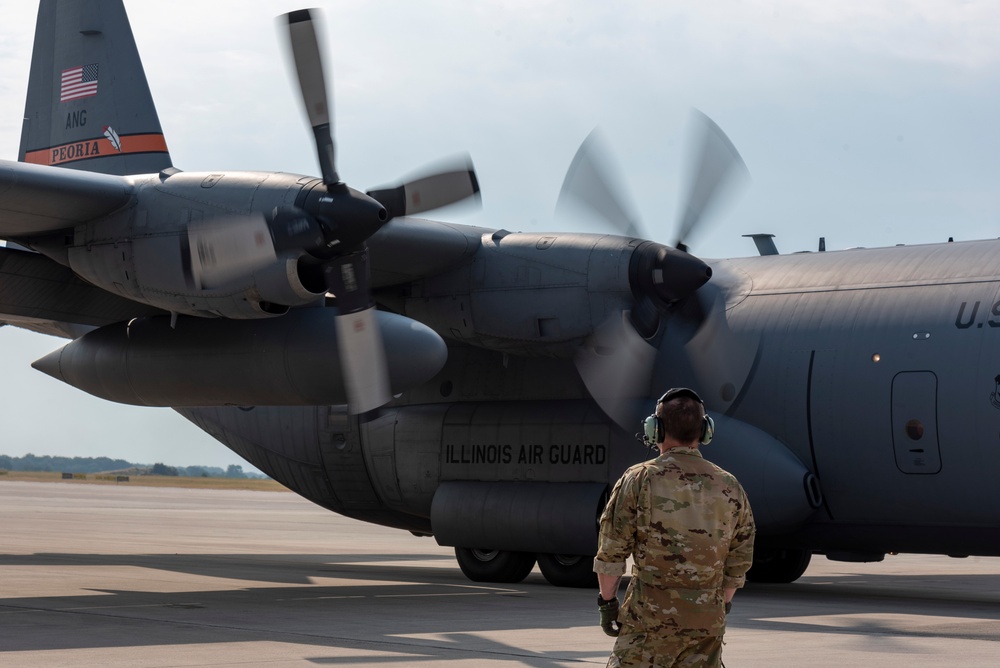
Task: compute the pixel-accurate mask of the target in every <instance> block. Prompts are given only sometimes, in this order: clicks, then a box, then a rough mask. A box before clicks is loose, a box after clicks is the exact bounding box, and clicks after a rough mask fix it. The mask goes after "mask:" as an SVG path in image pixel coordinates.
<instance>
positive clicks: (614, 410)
mask: <svg viewBox="0 0 1000 668" xmlns="http://www.w3.org/2000/svg"><path fill="white" fill-rule="evenodd" d="M575 362H576V368H577V371H578V372H579V374H580V378H581V380H583V384H584V385H585V386H586V387H587V391H588V392H589V393H590V396H591V397H593V398H594V401H595V402H597V405H598V406H600V407H601V410H603V411H604V412H605V414H607V416H608V417H610V418H611V419H612V420H614V422H615V423H616V424H617V425H618V426H620V427H621V428H622V429H625V430H626V431H628V430H631V429H635V428H636V427H637V426H638V424H639V420H640V419H641V417H642V415H641V412H642V402H643V401H644V400H645V399H646V398H647V397H648V395H649V385H650V381H651V379H652V374H653V364H654V363H655V362H656V348H653V347H652V346H651V345H649V344H648V343H646V341H645V340H643V338H642V337H641V336H640V335H639V334H638V333H637V332H636V331H635V329H634V328H633V326H632V324H631V322H630V319H629V312H628V311H622V312H620V313H617V314H615V315H614V316H612V317H611V318H609V319H608V320H606V321H605V322H604V323H602V324H601V325H599V326H598V327H597V328H596V329H595V330H594V334H593V336H592V337H591V339H590V340H589V341H588V342H587V343H586V344H584V346H583V347H581V348H580V350H579V352H578V353H577V356H576V360H575Z"/></svg>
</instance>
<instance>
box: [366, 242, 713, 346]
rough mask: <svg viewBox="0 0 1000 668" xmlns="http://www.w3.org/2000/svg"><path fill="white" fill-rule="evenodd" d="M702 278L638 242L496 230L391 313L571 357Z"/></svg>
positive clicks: (417, 285) (697, 270)
mask: <svg viewBox="0 0 1000 668" xmlns="http://www.w3.org/2000/svg"><path fill="white" fill-rule="evenodd" d="M710 276H711V269H710V268H709V267H708V265H706V264H705V263H704V262H702V261H701V260H699V259H698V258H695V257H693V256H691V255H688V254H687V253H684V252H681V251H678V250H676V249H673V248H669V247H667V246H662V245H660V244H656V243H652V242H649V241H643V240H641V239H630V238H627V237H618V236H611V235H597V234H559V235H548V236H546V235H539V234H511V233H508V232H505V231H498V232H494V233H492V234H485V235H483V238H482V243H481V245H480V247H479V248H478V249H477V251H476V254H475V256H474V258H473V261H472V262H471V263H466V264H464V265H463V266H461V267H459V268H457V269H455V270H452V271H449V272H446V273H444V274H441V275H439V276H434V277H430V278H427V279H425V280H422V281H417V282H414V283H413V284H412V285H411V286H410V288H409V292H408V293H407V294H406V295H405V296H403V298H402V300H401V301H400V303H398V304H394V306H396V308H397V309H398V310H401V311H402V312H404V313H406V314H407V315H410V316H412V317H414V318H416V319H418V320H420V321H421V322H425V323H427V324H428V325H430V326H431V327H433V328H434V329H435V330H436V331H438V332H440V333H441V334H442V335H444V336H448V337H450V338H454V339H456V340H458V341H462V342H464V343H469V344H472V345H476V346H480V347H483V348H487V349H490V350H499V351H504V352H510V353H513V354H517V355H550V356H555V357H570V356H573V355H574V354H576V352H577V350H578V348H579V345H580V343H581V342H582V341H583V340H584V339H586V338H587V337H589V336H591V335H592V334H593V333H594V331H595V330H596V329H597V327H599V326H600V325H601V324H602V323H603V322H605V321H606V320H607V319H608V318H609V317H612V315H614V314H620V313H621V312H622V311H625V310H632V309H633V308H635V307H636V305H637V304H648V305H649V308H652V309H653V310H654V311H655V310H656V309H658V308H665V307H666V306H667V305H668V304H671V303H673V302H674V301H677V300H678V299H681V298H683V297H686V296H687V295H689V294H691V293H693V292H694V291H695V290H697V289H698V288H699V287H700V286H701V285H703V284H704V283H705V282H706V281H707V280H708V279H709V277H710ZM380 298H381V296H380ZM386 299H387V301H389V303H392V302H391V297H389V296H386ZM653 330H654V331H652V332H648V333H646V334H644V335H645V336H651V335H652V334H653V333H655V327H653Z"/></svg>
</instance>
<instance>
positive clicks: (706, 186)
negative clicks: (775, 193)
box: [675, 109, 750, 251]
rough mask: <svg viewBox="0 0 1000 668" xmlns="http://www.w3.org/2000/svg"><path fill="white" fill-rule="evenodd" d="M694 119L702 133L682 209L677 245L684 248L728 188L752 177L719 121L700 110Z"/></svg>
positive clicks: (696, 111) (684, 249)
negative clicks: (717, 123) (692, 174)
mask: <svg viewBox="0 0 1000 668" xmlns="http://www.w3.org/2000/svg"><path fill="white" fill-rule="evenodd" d="M694 122H695V123H696V124H697V125H698V126H699V127H700V129H701V136H700V140H699V142H698V149H697V154H696V157H695V165H696V167H695V170H694V176H693V178H692V180H691V184H690V187H689V188H688V197H687V202H686V204H685V205H684V206H683V207H682V208H681V220H680V224H679V225H678V227H677V243H676V244H675V247H676V248H678V249H680V250H683V251H686V250H687V246H686V245H685V243H684V242H685V241H688V240H690V238H691V235H692V233H694V231H695V229H696V228H698V227H699V225H700V224H701V221H702V220H703V219H704V218H705V216H706V214H707V213H708V212H709V211H710V210H711V209H712V208H713V207H714V206H716V205H717V204H718V203H719V201H720V199H721V198H722V196H723V194H724V193H725V190H726V189H727V188H728V187H730V186H732V185H735V184H736V183H737V182H738V181H745V180H746V179H747V178H749V176H750V173H749V171H747V167H746V164H745V163H744V162H743V158H741V157H740V154H739V151H737V150H736V147H735V146H733V143H732V142H731V141H730V140H729V137H727V136H726V133H725V132H723V131H722V129H721V128H720V127H719V126H718V125H716V124H715V121H713V120H712V119H711V118H709V117H708V116H706V115H705V114H703V113H702V112H700V111H698V110H697V109H696V110H695V111H694Z"/></svg>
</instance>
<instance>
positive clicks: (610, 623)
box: [597, 594, 622, 636]
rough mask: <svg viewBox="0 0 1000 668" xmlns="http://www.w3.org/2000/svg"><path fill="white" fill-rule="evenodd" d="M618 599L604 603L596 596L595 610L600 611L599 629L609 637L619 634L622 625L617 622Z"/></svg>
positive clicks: (599, 596)
mask: <svg viewBox="0 0 1000 668" xmlns="http://www.w3.org/2000/svg"><path fill="white" fill-rule="evenodd" d="M618 607H619V606H618V597H617V596H616V597H615V598H613V599H611V600H610V601H605V600H604V599H603V598H601V595H600V594H598V595H597V609H598V610H600V611H601V628H602V629H604V632H605V633H606V634H607V635H609V636H617V635H618V634H619V633H621V630H622V623H621V622H620V621H618Z"/></svg>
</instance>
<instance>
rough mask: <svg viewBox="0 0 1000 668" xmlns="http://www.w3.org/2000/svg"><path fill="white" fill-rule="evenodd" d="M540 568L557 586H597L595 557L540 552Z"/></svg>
mask: <svg viewBox="0 0 1000 668" xmlns="http://www.w3.org/2000/svg"><path fill="white" fill-rule="evenodd" d="M538 568H539V569H540V570H541V571H542V575H544V576H545V579H546V580H547V581H548V583H549V584H551V585H555V586H556V587H578V588H581V589H582V588H585V587H587V588H594V587H596V586H597V573H595V572H594V558H593V557H585V556H581V555H579V554H539V555H538Z"/></svg>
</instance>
